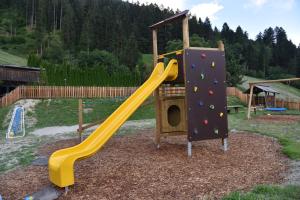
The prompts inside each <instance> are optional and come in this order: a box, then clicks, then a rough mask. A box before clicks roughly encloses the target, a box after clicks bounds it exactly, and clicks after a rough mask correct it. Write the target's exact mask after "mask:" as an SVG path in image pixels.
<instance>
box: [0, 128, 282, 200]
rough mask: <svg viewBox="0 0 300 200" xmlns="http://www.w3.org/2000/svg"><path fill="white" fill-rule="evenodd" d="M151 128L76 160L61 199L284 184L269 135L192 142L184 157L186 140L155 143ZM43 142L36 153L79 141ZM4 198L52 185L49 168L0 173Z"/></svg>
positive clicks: (171, 195) (181, 194)
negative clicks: (224, 146) (71, 182)
mask: <svg viewBox="0 0 300 200" xmlns="http://www.w3.org/2000/svg"><path fill="white" fill-rule="evenodd" d="M152 136H153V130H148V131H143V133H142V134H131V135H127V136H118V137H114V138H112V139H111V140H110V141H109V142H108V143H107V144H106V145H105V147H104V148H103V149H102V150H101V151H100V152H98V153H97V154H95V155H94V156H93V157H91V158H89V159H86V160H82V161H79V162H76V166H75V182H76V184H75V186H73V187H71V188H70V192H69V193H68V195H67V196H62V197H61V198H60V199H99V198H100V197H101V199H202V198H209V199H215V198H217V199H218V198H220V197H221V196H223V195H225V194H227V193H229V192H231V191H235V190H248V189H250V188H252V187H253V186H254V185H257V184H271V183H273V184H274V183H281V182H283V178H284V177H283V176H284V173H285V172H286V171H287V166H286V163H287V162H286V161H287V159H286V158H285V157H284V156H283V155H282V154H281V150H280V145H279V144H278V143H277V142H276V141H275V140H274V139H272V138H268V137H263V136H258V135H253V134H231V135H230V139H229V142H230V150H229V151H228V152H227V153H224V152H223V151H222V150H221V149H220V140H210V141H202V142H195V143H194V145H193V155H192V158H188V157H187V152H186V138H185V137H172V138H167V139H163V141H162V145H161V149H160V150H157V149H156V148H155V146H154V145H153V140H152ZM77 142H78V140H73V139H72V140H64V141H59V142H56V143H52V144H47V145H46V146H44V147H42V148H41V149H40V151H39V152H40V154H41V155H44V156H49V155H50V154H51V153H52V152H53V151H55V150H57V149H61V148H64V147H68V146H73V145H75V144H77ZM0 182H1V184H0V193H1V195H2V196H3V197H4V199H18V198H21V197H24V196H25V195H26V194H30V193H32V192H35V191H37V190H38V189H40V188H42V187H44V186H45V185H47V184H50V183H49V181H48V169H47V167H40V166H30V167H27V168H23V169H18V170H15V171H13V172H9V173H7V174H5V175H1V176H0Z"/></svg>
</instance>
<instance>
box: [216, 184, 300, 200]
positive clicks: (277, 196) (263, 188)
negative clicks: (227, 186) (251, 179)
mask: <svg viewBox="0 0 300 200" xmlns="http://www.w3.org/2000/svg"><path fill="white" fill-rule="evenodd" d="M222 199H223V200H268V199H269V200H297V199H300V186H292V185H288V186H282V187H281V186H272V185H270V186H269V185H259V186H256V187H255V188H254V189H253V190H251V191H250V192H247V193H243V192H232V193H230V194H229V195H227V196H225V197H223V198H222Z"/></svg>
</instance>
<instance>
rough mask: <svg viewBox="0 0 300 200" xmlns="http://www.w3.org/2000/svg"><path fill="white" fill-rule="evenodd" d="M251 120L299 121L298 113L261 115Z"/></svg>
mask: <svg viewBox="0 0 300 200" xmlns="http://www.w3.org/2000/svg"><path fill="white" fill-rule="evenodd" d="M253 120H255V121H258V122H259V121H260V122H281V123H295V122H300V116H299V115H262V116H258V117H255V118H254V119H253Z"/></svg>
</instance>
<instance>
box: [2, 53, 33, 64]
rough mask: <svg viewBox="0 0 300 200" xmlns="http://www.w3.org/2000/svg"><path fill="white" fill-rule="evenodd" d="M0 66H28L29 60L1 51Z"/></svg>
mask: <svg viewBox="0 0 300 200" xmlns="http://www.w3.org/2000/svg"><path fill="white" fill-rule="evenodd" d="M0 64H12V65H20V66H24V65H26V64H27V60H26V59H24V58H22V57H19V56H15V55H12V54H10V53H7V52H5V51H3V50H1V49H0Z"/></svg>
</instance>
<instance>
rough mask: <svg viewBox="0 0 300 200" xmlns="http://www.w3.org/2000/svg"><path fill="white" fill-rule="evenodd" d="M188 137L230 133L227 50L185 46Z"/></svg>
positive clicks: (196, 137) (207, 136)
mask: <svg viewBox="0 0 300 200" xmlns="http://www.w3.org/2000/svg"><path fill="white" fill-rule="evenodd" d="M184 65H185V85H186V106H187V128H188V140H189V141H198V140H205V139H215V138H226V137H227V136H228V124H227V109H226V105H227V99H226V85H225V80H226V79H225V78H226V76H225V73H226V70H225V53H224V52H223V51H217V50H201V49H196V48H193V49H185V51H184Z"/></svg>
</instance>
